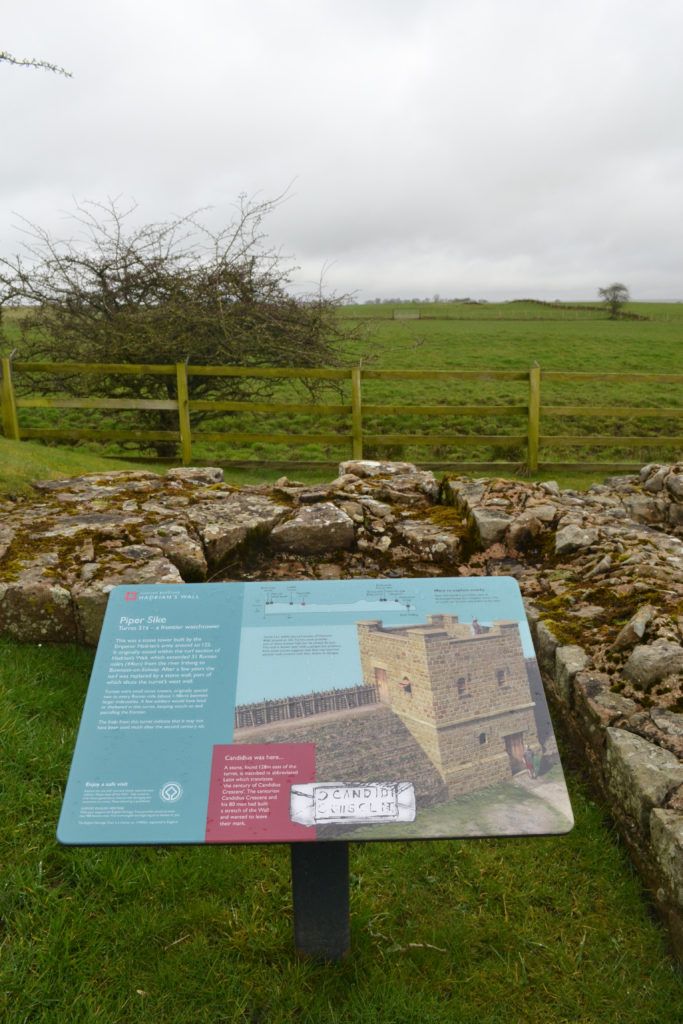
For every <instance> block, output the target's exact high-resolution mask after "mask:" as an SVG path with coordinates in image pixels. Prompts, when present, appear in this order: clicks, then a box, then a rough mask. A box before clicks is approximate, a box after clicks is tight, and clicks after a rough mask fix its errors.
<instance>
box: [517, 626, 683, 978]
mask: <svg viewBox="0 0 683 1024" xmlns="http://www.w3.org/2000/svg"><path fill="white" fill-rule="evenodd" d="M527 612H528V616H529V622H530V625H531V630H532V635H533V637H534V643H535V646H536V649H537V651H538V653H539V662H540V663H541V667H542V676H543V680H544V683H545V689H546V694H547V696H548V698H549V702H550V705H551V708H552V709H553V710H554V712H555V714H554V717H555V720H556V722H559V723H560V725H561V728H562V730H563V731H564V733H565V734H568V736H569V739H570V741H571V743H572V745H573V746H574V748H575V749H577V750H578V752H579V753H580V754H581V756H582V757H583V759H584V761H585V765H586V768H587V769H588V771H589V774H590V777H591V779H592V781H593V783H594V785H595V786H596V787H597V789H598V791H599V793H600V795H601V797H602V799H603V800H604V802H605V804H606V806H607V807H608V809H609V812H610V814H611V816H612V817H613V818H614V820H615V822H616V824H617V826H618V829H619V833H620V835H621V837H622V838H623V840H624V841H625V843H626V846H627V848H628V850H629V853H630V855H631V858H632V859H633V862H634V864H635V866H636V868H637V870H638V872H639V874H640V875H641V878H642V879H643V881H644V883H645V886H646V888H647V890H648V893H649V896H650V898H651V899H652V901H653V903H654V905H655V906H656V908H657V910H658V911H659V913H660V914H661V916H662V917H663V918H664V920H665V921H666V923H667V925H668V927H669V931H670V934H671V937H672V942H673V946H674V951H675V953H676V955H677V956H678V958H679V960H680V961H681V962H682V963H683V813H682V812H683V762H682V761H681V759H680V758H679V757H677V756H676V754H675V753H673V752H672V751H671V750H667V749H666V748H664V747H662V746H661V745H659V744H658V743H656V742H653V741H651V740H649V739H646V738H645V737H643V736H642V735H639V734H638V733H635V732H633V731H631V729H630V728H629V725H630V720H631V719H632V718H633V717H634V716H636V715H637V714H638V708H637V705H636V703H635V702H634V701H633V700H631V699H629V698H627V697H623V696H621V695H620V694H619V693H616V692H614V691H613V689H612V683H611V680H610V678H609V677H608V676H607V675H605V674H604V673H600V672H596V671H590V670H589V669H587V668H586V666H587V665H588V664H589V663H590V658H589V655H588V653H587V652H586V651H584V650H583V649H582V648H581V647H579V646H578V645H574V644H572V645H562V644H560V642H559V641H558V639H557V637H556V636H555V635H554V634H553V632H552V629H551V628H549V627H548V626H547V625H546V624H545V623H544V622H543V621H542V620H541V619H540V616H539V613H538V611H537V610H536V609H535V608H534V607H533V606H530V607H529V608H528V609H527ZM656 718H657V716H656V715H655V719H654V720H653V724H654V721H656ZM680 719H681V715H678V714H669V715H668V716H667V715H666V714H664V715H663V716H662V717H661V718H660V725H664V726H665V728H666V729H668V730H669V735H670V737H671V739H672V740H680V739H681V738H683V729H682V728H681V723H680ZM634 724H638V723H634Z"/></svg>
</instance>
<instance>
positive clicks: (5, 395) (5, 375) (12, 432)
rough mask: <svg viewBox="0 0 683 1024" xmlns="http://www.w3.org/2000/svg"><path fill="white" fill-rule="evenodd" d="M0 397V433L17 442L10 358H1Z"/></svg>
mask: <svg viewBox="0 0 683 1024" xmlns="http://www.w3.org/2000/svg"><path fill="white" fill-rule="evenodd" d="M0 395H1V397H2V432H3V434H4V435H5V437H7V438H9V439H10V440H12V441H19V440H20V435H19V419H18V417H17V403H16V401H15V398H14V388H13V386H12V356H3V358H2V383H1V390H0Z"/></svg>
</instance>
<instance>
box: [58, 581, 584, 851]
mask: <svg viewBox="0 0 683 1024" xmlns="http://www.w3.org/2000/svg"><path fill="white" fill-rule="evenodd" d="M572 824H573V820H572V813H571V808H570V805H569V799H568V796H567V791H566V787H565V784H564V778H563V775H562V769H561V766H560V764H559V760H558V757H557V747H556V744H555V740H554V736H553V731H552V726H551V724H550V718H549V716H548V710H547V706H546V702H545V697H544V694H543V688H542V685H541V681H540V674H539V672H538V667H537V664H536V659H535V656H534V651H533V647H532V643H531V637H530V634H529V629H528V626H527V622H526V617H525V614H524V607H523V604H522V600H521V595H520V592H519V588H518V586H517V583H516V582H515V581H514V580H513V579H511V578H507V577H488V578H483V577H477V578H467V579H444V578H441V579H405V580H344V581H308V580H305V581H297V582H291V583H284V582H283V583H270V582H269V583H216V584H210V583H209V584H198V585H177V586H161V585H159V586H151V585H150V586H139V587H137V588H130V587H128V588H126V587H117V588H115V589H114V590H113V591H112V592H111V594H110V596H109V603H108V607H107V612H106V616H105V620H104V625H103V628H102V633H101V637H100V643H99V647H98V650H97V655H96V658H95V664H94V667H93V672H92V678H91V681H90V686H89V689H88V694H87V697H86V702H85V707H84V711H83V717H82V721H81V727H80V731H79V734H78V740H77V743H76V750H75V753H74V758H73V763H72V767H71V773H70V776H69V781H68V785H67V789H66V795H65V798H64V805H63V808H62V814H61V818H60V821H59V827H58V833H57V835H58V838H59V840H60V841H61V842H62V843H67V844H74V845H92V844H122V843H123V844H125V843H160V844H161V843H164V844H165V843H249V842H290V843H291V842H296V843H298V842H302V843H310V842H313V841H318V840H336V841H339V840H342V841H346V840H351V839H352V840H354V841H355V840H372V839H410V838H415V839H418V838H438V837H460V836H500V835H543V834H552V833H563V832H567V831H568V830H569V829H570V828H571V827H572Z"/></svg>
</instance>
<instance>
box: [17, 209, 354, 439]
mask: <svg viewBox="0 0 683 1024" xmlns="http://www.w3.org/2000/svg"><path fill="white" fill-rule="evenodd" d="M277 202H278V200H274V201H266V202H259V203H256V202H253V201H250V200H248V199H247V198H246V197H245V196H242V197H240V200H239V202H238V204H237V208H236V215H235V216H234V218H233V220H232V221H231V223H230V224H228V225H227V226H226V227H224V228H222V229H220V230H218V231H215V230H210V229H209V228H208V227H206V226H205V225H204V224H203V223H202V221H201V219H200V215H199V214H190V215H189V216H184V217H180V218H176V219H173V220H169V221H164V222H160V223H151V224H143V225H142V226H135V224H134V215H135V211H136V207H135V206H134V205H129V206H125V207H123V206H122V205H121V203H120V202H119V201H108V202H106V203H100V202H87V203H84V204H80V205H77V207H76V210H75V212H74V213H73V215H72V225H73V227H74V234H73V236H72V237H68V238H61V239H55V238H53V236H52V235H51V234H50V233H49V232H48V231H47V230H45V229H43V228H41V227H38V226H36V225H35V224H31V223H28V222H24V230H25V234H26V242H25V244H24V249H23V252H22V253H21V254H19V255H17V256H14V257H12V258H9V259H0V289H1V291H0V303H5V304H10V305H20V306H22V307H23V314H22V316H21V318H20V330H21V341H20V342H19V344H18V346H17V348H18V358H20V359H23V360H35V361H41V360H42V361H45V360H47V361H51V362H68V361H72V362H74V361H75V362H86V363H135V364H144V363H152V364H153V363H157V364H158V363H177V362H182V361H184V360H189V362H190V363H192V364H196V365H231V366H245V367H258V366H274V367H280V366H282V367H293V366H298V367H316V366H321V365H334V364H338V363H339V360H340V355H339V347H340V344H341V343H342V342H343V341H344V340H346V339H347V338H348V337H349V335H350V331H349V328H348V327H345V326H344V321H342V320H340V318H339V317H338V316H337V309H338V306H339V305H340V304H341V302H342V301H343V297H336V296H329V295H326V294H325V293H324V292H323V289H322V287H320V288H319V289H318V291H317V292H316V293H315V294H314V295H309V296H306V297H303V298H302V297H297V296H294V295H293V294H292V293H291V292H290V291H289V290H288V285H289V284H290V281H291V275H292V272H293V269H294V268H293V267H292V266H291V265H290V264H289V263H288V262H287V261H286V260H285V259H284V257H283V256H282V254H281V253H280V252H279V251H278V250H275V249H272V248H270V247H269V246H268V245H267V244H266V237H265V234H264V232H263V220H264V218H265V217H266V215H267V214H268V213H270V212H271V211H272V210H273V209H274V207H275V205H276V204H277ZM31 383H32V384H33V385H34V386H35V383H36V382H35V380H34V381H33V382H30V381H29V382H28V385H27V386H29V387H30V386H31ZM277 384H278V381H276V380H272V379H271V380H263V379H261V380H259V379H257V378H241V377H202V376H191V377H190V397H191V398H194V399H200V398H218V399H223V400H240V399H245V398H247V397H254V396H256V395H258V396H262V397H267V396H268V395H269V394H271V393H272V391H273V389H274V388H275V387H277ZM47 387H49V388H50V389H51V390H52V391H54V392H60V393H62V394H63V393H65V392H66V393H68V394H73V395H77V394H79V393H81V394H83V393H88V394H91V395H93V394H97V395H102V396H109V397H117V398H120V397H139V398H175V397H176V381H175V378H174V377H172V376H164V377H160V376H153V375H151V374H149V375H143V376H142V377H140V376H135V377H133V376H123V375H120V374H119V375H107V376H88V377H87V378H84V377H82V376H75V375H70V374H68V373H64V374H60V375H59V376H57V377H52V375H51V376H50V377H49V378H48V377H47V375H44V376H43V377H42V378H41V381H40V388H41V390H45V389H46V388H47ZM314 389H315V382H314V381H311V383H310V385H308V390H309V391H312V390H314ZM174 417H175V414H174V413H169V412H164V411H156V412H148V413H146V415H145V417H144V419H145V425H147V426H150V427H156V428H157V429H174V428H175V426H176V422H175V418H174ZM201 418H202V414H201V413H198V414H196V416H195V421H199V420H200V419H201ZM155 447H156V449H157V451H158V453H159V454H169V449H168V445H167V444H165V443H159V444H158V445H155Z"/></svg>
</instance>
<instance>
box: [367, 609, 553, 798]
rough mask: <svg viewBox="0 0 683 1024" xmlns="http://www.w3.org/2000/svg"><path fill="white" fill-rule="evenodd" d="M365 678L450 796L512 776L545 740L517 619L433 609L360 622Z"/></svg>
mask: <svg viewBox="0 0 683 1024" xmlns="http://www.w3.org/2000/svg"><path fill="white" fill-rule="evenodd" d="M357 629H358V641H359V647H360V658H361V666H362V671H363V678H364V681H365V683H366V684H375V685H376V686H377V687H378V689H379V696H380V700H381V701H382V702H384V703H386V704H388V705H389V706H390V707H391V709H392V710H393V711H394V712H395V714H397V715H398V716H399V718H400V719H401V720H402V721H403V723H404V724H405V726H406V728H407V729H409V731H410V732H411V733H412V735H413V736H414V737H415V739H416V740H417V742H418V743H419V744H420V746H421V747H422V748H423V750H424V751H425V752H426V753H427V755H428V756H429V758H430V760H431V761H432V763H433V764H434V766H435V767H436V768H437V770H438V771H439V772H440V774H441V776H442V778H443V780H444V782H445V783H446V785H447V787H448V793H449V795H450V796H456V795H458V794H461V793H466V792H470V791H472V790H475V789H481V788H483V787H485V786H489V785H492V784H494V783H496V782H501V781H503V780H505V779H509V778H510V777H511V776H512V775H513V774H514V772H516V771H519V770H521V769H523V768H524V760H523V757H524V749H525V747H526V746H528V745H532V746H533V745H534V744H538V735H537V732H536V724H535V717H534V700H533V697H532V693H531V688H530V686H529V679H528V675H527V670H526V664H525V661H524V653H523V650H522V643H521V639H520V635H519V625H518V623H517V622H508V621H499V622H495V623H493V624H492V625H491V626H488V627H484V626H480V625H479V624H478V623H477V620H476V619H474V620H473V621H472V623H471V624H470V623H462V622H460V621H459V619H458V617H457V616H455V615H430V616H429V617H428V621H427V622H426V623H425V624H423V625H415V626H384V625H383V624H382V622H381V621H379V620H371V621H365V622H358V623H357Z"/></svg>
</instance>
